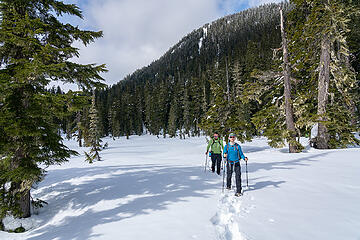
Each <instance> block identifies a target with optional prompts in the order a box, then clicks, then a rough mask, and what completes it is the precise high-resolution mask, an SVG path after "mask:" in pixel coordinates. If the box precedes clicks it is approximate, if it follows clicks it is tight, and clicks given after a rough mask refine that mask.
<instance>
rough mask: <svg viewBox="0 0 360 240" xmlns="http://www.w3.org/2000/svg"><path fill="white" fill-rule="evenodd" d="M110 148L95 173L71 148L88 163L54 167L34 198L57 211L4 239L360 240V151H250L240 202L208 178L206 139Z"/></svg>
mask: <svg viewBox="0 0 360 240" xmlns="http://www.w3.org/2000/svg"><path fill="white" fill-rule="evenodd" d="M104 141H105V142H108V143H109V148H107V149H105V150H104V151H102V153H101V156H102V159H103V161H101V162H95V163H94V164H88V163H86V162H85V161H84V154H83V151H84V149H79V148H78V147H77V146H76V142H75V141H70V142H68V143H67V144H68V145H69V147H71V148H74V149H77V150H78V151H79V152H80V153H81V156H78V157H73V158H72V159H71V160H70V161H69V162H68V163H66V164H63V165H61V166H52V167H49V168H48V169H47V170H48V175H47V176H46V178H45V179H44V181H43V182H41V183H40V184H39V186H37V189H35V190H33V192H32V194H33V197H35V198H41V199H42V200H45V201H47V202H48V203H49V204H48V205H47V206H45V207H44V208H42V209H40V210H38V211H37V212H35V214H34V215H33V216H32V217H31V218H30V219H26V220H25V221H24V222H23V223H22V224H23V226H24V227H25V228H31V229H30V230H29V231H27V232H25V233H18V234H16V233H7V232H0V239H2V240H8V239H14V240H17V239H29V240H30V239H31V240H50V239H54V240H55V239H56V240H70V239H77V240H83V239H84V240H85V239H86V240H87V239H108V240H112V239H156V240H161V239H164V240H165V239H173V240H175V239H206V240H209V239H227V240H229V239H239V240H240V239H249V240H251V239H256V240H263V239H266V240H268V239H274V240H278V239H299V240H300V239H356V240H358V239H360V148H349V149H339V150H315V149H312V148H307V149H306V150H305V151H304V152H303V153H299V154H288V153H287V150H286V148H283V149H272V148H270V147H269V146H268V145H267V144H266V139H264V138H258V139H254V140H253V141H252V142H249V143H244V144H242V148H243V151H244V153H245V155H246V156H247V157H248V158H249V164H248V171H249V188H248V189H245V191H244V196H243V197H241V198H237V197H235V196H234V192H233V191H225V193H222V191H221V187H222V176H217V175H216V174H213V173H211V172H209V171H207V172H204V162H205V154H204V152H205V150H206V141H205V138H204V137H200V138H189V139H185V140H180V139H169V138H166V139H163V138H159V139H158V138H157V137H156V136H141V137H139V136H131V137H130V139H129V140H126V139H125V138H120V139H116V140H115V141H113V140H112V139H110V138H105V139H104ZM242 170H243V175H242V179H243V185H246V177H245V167H244V165H243V166H242ZM4 222H5V225H6V226H8V227H9V228H12V229H14V228H16V227H18V226H19V225H16V224H19V222H18V221H13V220H12V219H11V218H7V219H5V221H4Z"/></svg>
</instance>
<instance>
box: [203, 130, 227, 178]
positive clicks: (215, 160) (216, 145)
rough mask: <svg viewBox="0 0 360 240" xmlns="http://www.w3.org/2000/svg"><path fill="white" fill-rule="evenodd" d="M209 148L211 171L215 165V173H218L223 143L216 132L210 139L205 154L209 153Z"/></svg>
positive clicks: (213, 170)
mask: <svg viewBox="0 0 360 240" xmlns="http://www.w3.org/2000/svg"><path fill="white" fill-rule="evenodd" d="M210 148H211V151H210V153H211V162H212V165H211V171H212V172H215V165H216V173H217V174H218V175H220V168H221V150H222V149H223V148H224V144H223V141H222V140H221V139H220V137H219V134H218V133H217V132H215V133H214V136H213V137H212V138H211V139H210V141H209V144H208V146H207V149H206V153H205V154H208V153H209V149H210Z"/></svg>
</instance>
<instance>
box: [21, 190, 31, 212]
mask: <svg viewBox="0 0 360 240" xmlns="http://www.w3.org/2000/svg"><path fill="white" fill-rule="evenodd" d="M19 205H20V210H21V213H22V214H21V217H22V218H27V217H30V216H31V213H30V190H25V191H24V192H21V197H20V199H19Z"/></svg>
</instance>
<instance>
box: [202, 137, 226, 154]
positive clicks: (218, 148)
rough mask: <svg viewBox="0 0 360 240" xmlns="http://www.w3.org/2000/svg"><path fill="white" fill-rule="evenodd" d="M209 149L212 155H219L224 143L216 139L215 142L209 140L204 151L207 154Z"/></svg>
mask: <svg viewBox="0 0 360 240" xmlns="http://www.w3.org/2000/svg"><path fill="white" fill-rule="evenodd" d="M213 143H214V144H213ZM210 147H211V152H212V153H215V154H221V150H222V149H223V148H224V143H223V141H222V139H220V138H218V139H217V140H214V139H213V138H211V139H210V141H209V144H208V146H207V149H206V151H207V152H208V151H209V149H210Z"/></svg>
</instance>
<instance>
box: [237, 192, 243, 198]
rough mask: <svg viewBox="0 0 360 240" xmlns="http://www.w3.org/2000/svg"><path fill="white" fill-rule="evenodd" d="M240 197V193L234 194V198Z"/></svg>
mask: <svg viewBox="0 0 360 240" xmlns="http://www.w3.org/2000/svg"><path fill="white" fill-rule="evenodd" d="M242 195H243V194H242V193H235V197H241V196H242Z"/></svg>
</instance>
